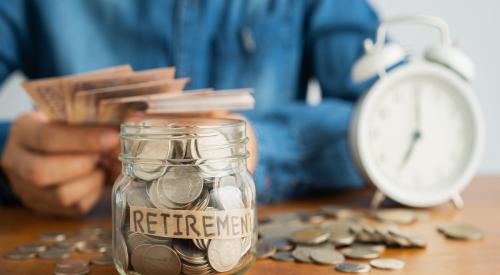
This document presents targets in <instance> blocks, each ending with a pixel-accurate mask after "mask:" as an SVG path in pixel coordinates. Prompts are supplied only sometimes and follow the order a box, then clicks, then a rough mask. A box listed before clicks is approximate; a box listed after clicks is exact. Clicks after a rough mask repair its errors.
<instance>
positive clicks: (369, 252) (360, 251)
mask: <svg viewBox="0 0 500 275" xmlns="http://www.w3.org/2000/svg"><path fill="white" fill-rule="evenodd" d="M340 252H341V253H342V254H344V256H346V257H348V258H351V259H375V258H377V257H379V256H380V252H378V251H375V250H373V249H371V248H368V247H346V248H343V249H341V250H340Z"/></svg>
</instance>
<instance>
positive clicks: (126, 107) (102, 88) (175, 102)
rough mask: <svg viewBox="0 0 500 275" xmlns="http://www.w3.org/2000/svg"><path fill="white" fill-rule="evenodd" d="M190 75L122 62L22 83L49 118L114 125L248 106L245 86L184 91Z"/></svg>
mask: <svg viewBox="0 0 500 275" xmlns="http://www.w3.org/2000/svg"><path fill="white" fill-rule="evenodd" d="M188 81H189V79H188V78H175V68H173V67H168V68H156V69H151V70H144V71H134V70H133V69H132V67H131V66H130V65H122V66H117V67H111V68H106V69H101V70H98V71H92V72H86V73H83V74H78V75H70V76H61V77H53V78H44V79H36V80H29V81H26V82H24V83H23V84H22V86H23V88H24V89H25V90H26V91H27V92H28V94H29V95H30V96H31V98H33V100H34V101H35V103H36V105H37V108H38V109H39V110H40V111H42V112H44V113H45V114H46V115H47V116H49V117H50V118H51V119H52V120H55V121H62V122H67V123H70V124H89V123H103V124H117V123H120V122H121V121H122V120H123V119H124V118H125V117H126V116H127V115H129V114H131V113H136V112H143V113H146V114H176V113H200V112H212V111H225V110H233V111H234V110H244V109H251V108H253V105H254V99H253V97H252V95H251V90H249V89H237V90H225V91H214V90H212V89H210V88H207V89H202V90H192V91H184V87H185V86H186V84H187V82H188Z"/></svg>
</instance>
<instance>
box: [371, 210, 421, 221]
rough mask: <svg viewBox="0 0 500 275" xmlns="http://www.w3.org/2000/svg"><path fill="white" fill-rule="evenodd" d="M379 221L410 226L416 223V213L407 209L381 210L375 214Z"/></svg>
mask: <svg viewBox="0 0 500 275" xmlns="http://www.w3.org/2000/svg"><path fill="white" fill-rule="evenodd" d="M374 215H375V217H376V218H377V219H379V220H381V221H386V222H394V223H398V224H410V223H413V222H415V221H416V219H417V215H416V214H415V211H413V210H411V209H406V208H389V209H380V210H376V211H375V212H374Z"/></svg>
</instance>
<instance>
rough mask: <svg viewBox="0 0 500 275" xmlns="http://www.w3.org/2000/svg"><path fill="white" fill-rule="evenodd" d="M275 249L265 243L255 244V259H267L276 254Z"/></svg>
mask: <svg viewBox="0 0 500 275" xmlns="http://www.w3.org/2000/svg"><path fill="white" fill-rule="evenodd" d="M276 251H277V249H276V247H274V246H272V245H271V244H269V243H266V242H261V241H259V242H257V257H258V258H261V259H265V258H269V257H271V256H272V255H274V254H276Z"/></svg>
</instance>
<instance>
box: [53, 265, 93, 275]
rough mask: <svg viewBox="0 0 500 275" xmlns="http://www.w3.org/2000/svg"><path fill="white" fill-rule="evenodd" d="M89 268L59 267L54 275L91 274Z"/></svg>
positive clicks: (77, 266)
mask: <svg viewBox="0 0 500 275" xmlns="http://www.w3.org/2000/svg"><path fill="white" fill-rule="evenodd" d="M89 273H90V269H89V268H88V266H82V265H75V266H70V267H58V266H56V268H55V270H54V275H84V274H89Z"/></svg>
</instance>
